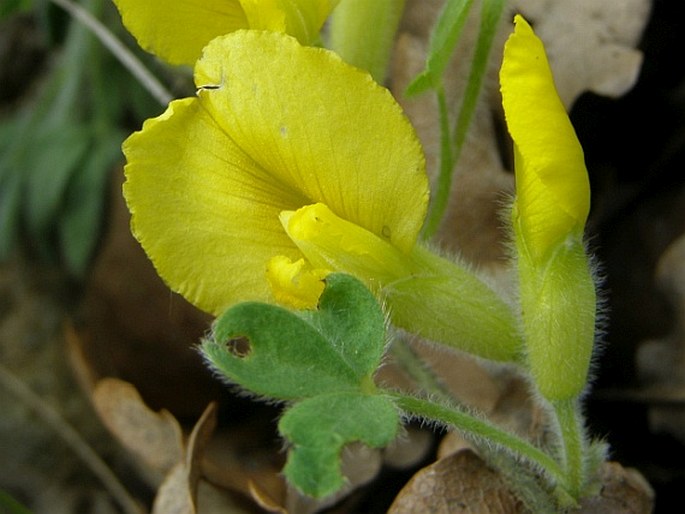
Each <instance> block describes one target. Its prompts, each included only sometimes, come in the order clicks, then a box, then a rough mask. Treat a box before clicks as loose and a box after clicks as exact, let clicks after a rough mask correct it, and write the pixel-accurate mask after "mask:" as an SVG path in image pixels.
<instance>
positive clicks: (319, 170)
mask: <svg viewBox="0 0 685 514" xmlns="http://www.w3.org/2000/svg"><path fill="white" fill-rule="evenodd" d="M195 80H196V83H197V84H198V86H200V85H202V84H207V85H211V86H212V87H213V88H212V89H205V90H203V91H200V97H201V100H202V102H203V105H204V106H205V108H206V109H207V110H208V112H209V114H210V115H211V116H212V118H214V119H215V120H217V122H218V124H219V125H220V127H221V129H222V131H223V132H224V133H226V134H227V135H229V137H230V138H231V139H232V140H233V141H234V142H235V143H236V144H237V145H238V146H239V147H240V148H242V149H243V150H244V151H245V152H246V153H247V154H248V155H249V156H250V157H251V158H252V159H254V161H255V162H256V163H257V165H259V166H260V167H261V168H263V169H265V170H268V172H269V174H270V175H271V176H272V178H273V180H274V181H278V182H280V183H282V184H286V185H288V187H291V188H293V189H295V190H296V191H298V192H299V193H300V194H301V195H302V196H303V197H305V198H307V199H308V201H306V202H305V203H302V204H301V205H298V206H297V207H298V208H299V207H302V206H303V205H308V204H313V203H317V202H321V203H324V204H326V205H327V206H328V207H329V208H330V209H331V210H332V211H333V212H334V213H335V214H336V215H337V216H339V217H341V218H343V219H345V220H347V221H350V222H352V223H355V224H357V225H359V226H361V227H363V228H365V229H366V230H369V231H371V232H373V233H375V234H377V235H380V236H382V237H383V238H385V240H387V241H388V242H390V243H392V244H393V245H396V246H397V247H399V248H401V249H402V250H404V251H409V250H410V249H411V247H412V246H413V244H414V241H415V240H416V237H417V235H418V232H419V230H420V228H421V225H422V223H423V218H424V215H425V210H426V205H427V201H428V183H427V177H426V174H425V163H424V158H423V152H422V149H421V146H420V144H419V142H418V140H417V138H416V135H415V133H414V130H413V128H412V127H411V125H410V123H409V121H408V120H407V119H406V118H405V116H404V114H403V113H402V110H401V108H400V107H399V105H398V104H397V103H396V102H395V100H394V98H393V97H392V95H391V94H390V92H389V91H388V90H386V89H385V88H382V87H381V86H379V85H378V84H376V83H375V82H374V81H373V80H372V79H371V77H370V75H368V74H367V73H365V72H362V71H360V70H358V69H356V68H354V67H352V66H350V65H348V64H346V63H344V62H343V61H342V60H340V59H339V58H338V57H337V56H336V55H335V54H334V53H332V52H329V51H326V50H323V49H320V48H310V47H302V46H300V45H299V44H298V43H297V41H296V40H295V39H293V38H290V37H287V36H283V35H281V34H276V33H270V32H256V31H249V32H240V33H236V34H234V35H230V36H225V37H222V38H217V39H215V40H214V41H212V43H210V45H209V46H208V47H207V50H206V54H205V56H204V58H203V59H202V60H201V61H200V62H199V63H198V66H197V68H196V70H195ZM215 86H216V87H215ZM290 210H294V209H290Z"/></svg>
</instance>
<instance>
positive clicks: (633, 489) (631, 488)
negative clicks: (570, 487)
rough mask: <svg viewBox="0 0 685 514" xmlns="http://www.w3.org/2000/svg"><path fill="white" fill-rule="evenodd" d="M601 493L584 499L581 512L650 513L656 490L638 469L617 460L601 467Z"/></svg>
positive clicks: (593, 513)
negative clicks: (625, 466)
mask: <svg viewBox="0 0 685 514" xmlns="http://www.w3.org/2000/svg"><path fill="white" fill-rule="evenodd" d="M599 480H600V482H601V484H602V487H601V491H600V492H599V495H598V496H596V497H594V498H588V499H585V500H583V501H582V502H581V506H580V509H578V511H577V513H578V514H650V513H651V512H652V510H653V508H654V491H653V490H652V488H651V486H650V485H649V483H648V482H647V481H646V480H645V479H644V477H643V476H642V475H641V474H640V473H639V472H638V471H636V470H634V469H631V468H624V467H622V466H621V465H620V464H618V463H616V462H605V463H604V464H603V465H602V468H601V469H600V476H599Z"/></svg>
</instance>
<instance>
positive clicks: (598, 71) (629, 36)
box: [510, 0, 651, 107]
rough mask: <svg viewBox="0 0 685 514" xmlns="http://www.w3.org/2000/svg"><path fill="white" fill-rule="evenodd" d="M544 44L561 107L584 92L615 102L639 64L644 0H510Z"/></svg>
mask: <svg viewBox="0 0 685 514" xmlns="http://www.w3.org/2000/svg"><path fill="white" fill-rule="evenodd" d="M510 5H511V8H512V12H513V11H517V12H521V13H522V14H523V15H524V16H526V17H527V18H528V20H529V21H530V22H531V23H533V24H534V25H535V32H536V33H537V34H538V36H540V38H541V39H542V40H543V41H544V42H545V47H546V49H547V53H548V55H549V59H550V64H551V66H552V70H553V71H554V78H555V82H556V84H557V89H558V91H559V96H561V99H562V101H563V102H564V104H565V105H566V106H567V107H570V106H571V104H572V103H573V102H574V101H575V100H576V98H577V97H578V96H579V95H580V94H581V93H583V92H585V91H591V92H593V93H597V94H599V95H603V96H609V97H618V96H622V95H623V94H625V93H626V92H627V91H628V90H629V89H630V88H632V87H633V85H634V84H635V81H636V80H637V77H638V74H639V72H640V67H641V65H642V52H640V51H639V50H637V49H635V45H636V44H637V43H638V41H639V39H640V36H641V35H642V31H643V29H644V26H645V24H646V21H647V18H648V16H649V11H650V7H651V2H650V1H649V0H612V1H611V2H598V1H596V0H569V1H564V2H560V1H558V0H512V1H511V2H510Z"/></svg>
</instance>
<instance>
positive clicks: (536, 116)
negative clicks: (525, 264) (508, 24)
mask: <svg viewBox="0 0 685 514" xmlns="http://www.w3.org/2000/svg"><path fill="white" fill-rule="evenodd" d="M515 23H516V28H515V32H514V34H512V35H511V36H510V37H509V40H508V41H507V43H506V45H505V48H504V61H503V63H502V69H501V71H500V82H501V90H502V100H503V106H504V112H505V115H506V120H507V126H508V127H509V132H510V133H511V136H512V138H513V140H514V145H515V156H516V202H515V210H514V214H515V224H516V225H517V226H518V227H519V230H520V231H521V237H522V238H523V240H524V242H525V244H526V246H527V248H528V249H529V251H530V252H531V254H532V255H533V256H534V257H535V258H536V259H537V258H541V257H542V256H543V255H544V254H546V253H547V251H548V250H549V249H550V248H551V247H552V246H554V245H555V244H558V243H559V241H561V240H563V239H564V238H565V237H566V236H567V235H568V234H569V233H570V232H578V231H581V232H582V229H583V227H584V225H585V221H586V219H587V215H588V211H589V208H590V186H589V181H588V175H587V170H586V168H585V161H584V157H583V150H582V148H581V146H580V143H579V142H578V138H577V137H576V133H575V131H574V130H573V126H572V125H571V122H570V120H569V119H568V116H567V114H566V111H565V109H564V106H563V104H562V103H561V100H560V99H559V96H558V94H557V91H556V89H555V86H554V80H553V78H552V72H551V70H550V67H549V63H548V61H547V56H546V54H545V49H544V47H543V44H542V42H541V41H540V39H538V37H537V36H536V35H535V34H534V33H533V30H532V29H531V27H530V25H528V23H527V22H526V21H525V20H524V19H523V18H522V17H521V16H516V19H515Z"/></svg>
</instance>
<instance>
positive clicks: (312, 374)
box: [202, 274, 385, 400]
mask: <svg viewBox="0 0 685 514" xmlns="http://www.w3.org/2000/svg"><path fill="white" fill-rule="evenodd" d="M384 345H385V326H384V318H383V314H382V312H381V310H380V307H379V306H378V304H377V303H376V301H375V299H374V298H373V296H372V295H371V293H370V292H369V291H368V290H367V289H366V288H365V287H364V286H363V285H362V284H361V282H359V281H358V280H356V279H354V278H352V277H350V276H348V275H341V274H332V275H329V276H328V278H327V279H326V289H325V290H324V293H323V294H322V296H321V299H320V302H319V309H318V310H316V311H302V312H293V311H289V310H287V309H284V308H281V307H278V306H274V305H269V304H263V303H256V302H247V303H242V304H239V305H236V306H235V307H233V308H231V309H229V310H228V311H226V312H225V313H224V314H223V315H222V316H220V317H219V318H218V319H217V321H216V323H215V325H214V329H213V334H212V336H211V338H209V339H207V340H205V341H204V342H203V343H202V352H203V353H204V355H205V357H206V358H207V359H208V360H209V362H210V363H211V365H212V366H213V367H214V368H215V369H216V370H217V371H218V372H219V373H221V374H222V375H224V376H225V377H227V378H228V379H229V380H230V381H231V382H235V383H238V384H239V385H240V386H242V387H244V388H246V389H248V390H250V391H252V392H254V393H257V394H259V395H264V396H268V397H271V398H275V399H280V400H294V399H301V398H308V397H312V396H317V395H320V394H326V393H333V392H341V391H361V390H362V389H368V384H369V383H370V377H371V375H372V374H373V373H374V372H375V371H376V368H377V367H378V365H379V363H380V359H381V356H382V353H383V349H384Z"/></svg>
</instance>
